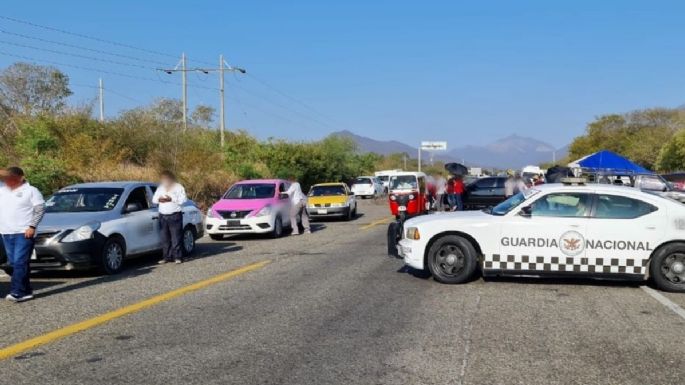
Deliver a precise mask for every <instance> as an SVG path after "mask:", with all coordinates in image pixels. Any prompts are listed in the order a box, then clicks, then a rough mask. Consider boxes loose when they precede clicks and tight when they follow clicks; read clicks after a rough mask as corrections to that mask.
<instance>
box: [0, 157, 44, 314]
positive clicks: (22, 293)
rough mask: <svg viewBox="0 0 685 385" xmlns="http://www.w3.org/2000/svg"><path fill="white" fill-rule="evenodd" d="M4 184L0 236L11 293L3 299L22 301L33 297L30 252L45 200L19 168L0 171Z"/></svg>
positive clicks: (0, 191)
mask: <svg viewBox="0 0 685 385" xmlns="http://www.w3.org/2000/svg"><path fill="white" fill-rule="evenodd" d="M0 177H2V179H3V180H4V183H5V185H4V186H0V202H2V210H0V236H2V243H3V244H4V246H5V252H6V254H7V263H8V265H9V266H10V267H11V268H12V279H11V283H10V292H9V294H7V296H6V297H5V299H7V300H8V301H12V302H23V301H28V300H30V299H33V290H32V289H31V283H30V281H29V273H30V262H31V254H33V247H34V244H35V236H36V227H37V226H38V224H39V223H40V221H41V219H43V214H44V213H45V200H44V199H43V195H42V194H41V193H40V191H38V189H37V188H35V187H33V186H31V185H30V184H29V182H27V181H26V179H25V178H24V171H23V170H22V169H21V168H19V167H10V168H8V169H7V170H4V172H2V173H0Z"/></svg>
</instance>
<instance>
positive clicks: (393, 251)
mask: <svg viewBox="0 0 685 385" xmlns="http://www.w3.org/2000/svg"><path fill="white" fill-rule="evenodd" d="M401 228H402V225H400V224H399V223H398V222H391V223H390V224H389V225H388V234H387V241H388V255H390V256H393V257H399V256H400V255H399V253H398V252H397V242H398V241H399V240H400V231H401V230H400V229H401Z"/></svg>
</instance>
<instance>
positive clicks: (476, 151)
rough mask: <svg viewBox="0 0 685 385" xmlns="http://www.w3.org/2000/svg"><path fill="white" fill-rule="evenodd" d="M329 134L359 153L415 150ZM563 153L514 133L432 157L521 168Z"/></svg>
mask: <svg viewBox="0 0 685 385" xmlns="http://www.w3.org/2000/svg"><path fill="white" fill-rule="evenodd" d="M331 135H336V136H341V137H346V138H350V139H352V140H353V141H354V142H355V143H356V144H357V147H358V148H359V151H361V152H374V153H377V154H380V155H389V154H396V153H407V154H408V155H409V156H411V157H416V154H417V152H418V150H417V148H416V147H412V146H410V145H408V144H406V143H402V142H399V141H396V140H389V141H383V140H376V139H372V138H369V137H366V136H361V135H357V134H355V133H353V132H351V131H347V130H345V131H338V132H335V133H333V134H331ZM448 145H449V141H448ZM567 153H568V146H564V147H561V148H555V147H554V146H552V145H550V144H549V143H545V142H543V141H540V140H537V139H534V138H529V137H525V136H520V135H516V134H514V135H509V136H507V137H505V138H502V139H498V140H496V141H494V142H492V143H489V144H486V145H484V146H474V145H463V146H461V147H456V148H453V149H451V150H448V151H447V152H445V153H439V152H438V153H436V154H435V156H434V159H435V160H440V161H445V162H460V163H465V164H467V165H469V166H480V167H495V168H521V167H523V166H526V165H537V164H540V163H543V162H551V161H552V160H553V158H556V159H562V158H564V157H565V156H566V155H567ZM425 156H426V157H427V156H428V155H427V154H426V155H425Z"/></svg>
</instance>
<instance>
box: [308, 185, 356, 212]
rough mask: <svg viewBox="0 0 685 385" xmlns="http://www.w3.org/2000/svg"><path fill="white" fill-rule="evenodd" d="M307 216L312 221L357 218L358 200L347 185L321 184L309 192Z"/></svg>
mask: <svg viewBox="0 0 685 385" xmlns="http://www.w3.org/2000/svg"><path fill="white" fill-rule="evenodd" d="M307 214H309V217H310V218H312V219H317V218H332V217H337V218H344V219H346V220H351V219H354V218H355V217H356V216H357V200H356V199H355V197H354V193H353V192H352V191H351V190H350V188H349V187H348V186H347V184H345V183H320V184H315V185H314V186H312V188H311V189H310V190H309V194H308V196H307Z"/></svg>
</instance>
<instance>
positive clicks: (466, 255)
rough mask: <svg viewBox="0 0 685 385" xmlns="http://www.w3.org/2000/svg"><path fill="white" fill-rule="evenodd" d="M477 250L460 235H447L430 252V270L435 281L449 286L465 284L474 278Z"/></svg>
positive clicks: (436, 242)
mask: <svg viewBox="0 0 685 385" xmlns="http://www.w3.org/2000/svg"><path fill="white" fill-rule="evenodd" d="M476 255H477V253H476V249H475V248H474V247H473V245H472V244H471V242H469V241H468V240H466V239H465V238H463V237H460V236H458V235H445V236H443V237H441V238H439V239H437V240H436V241H435V242H433V245H432V246H431V248H430V250H429V251H428V258H427V261H426V262H427V264H428V270H430V272H431V274H432V275H433V279H434V280H436V281H438V282H441V283H448V284H456V283H464V282H467V281H468V280H469V279H471V277H472V276H473V274H474V272H475V271H476V267H477V265H478V260H477V256H476Z"/></svg>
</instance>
